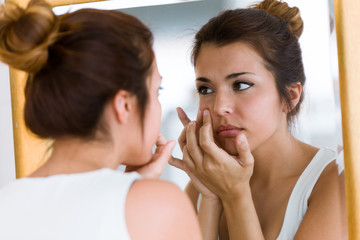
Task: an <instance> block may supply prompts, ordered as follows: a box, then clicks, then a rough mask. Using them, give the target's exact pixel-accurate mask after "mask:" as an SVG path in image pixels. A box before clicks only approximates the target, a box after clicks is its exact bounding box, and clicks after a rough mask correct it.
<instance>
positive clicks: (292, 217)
mask: <svg viewBox="0 0 360 240" xmlns="http://www.w3.org/2000/svg"><path fill="white" fill-rule="evenodd" d="M335 159H336V153H335V152H334V151H332V150H330V149H328V148H321V149H320V150H319V151H318V152H317V153H316V155H315V156H314V158H313V159H312V160H311V162H310V163H309V165H308V166H307V167H306V168H305V170H304V172H303V173H302V174H301V176H300V177H299V179H298V181H297V182H296V184H295V187H294V189H293V191H292V193H291V195H290V198H289V202H288V205H287V208H286V212H285V217H284V222H283V226H282V228H281V231H280V234H279V236H278V238H277V240H290V239H293V238H294V236H295V234H296V232H297V230H298V228H299V226H300V223H301V221H302V219H303V217H304V215H305V213H306V211H307V208H308V199H309V197H310V194H311V192H312V190H313V188H314V186H315V184H316V182H317V181H318V179H319V177H320V175H321V173H322V172H323V170H324V169H325V168H326V166H327V165H328V164H329V163H330V162H332V161H333V160H335Z"/></svg>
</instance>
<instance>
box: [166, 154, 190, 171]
mask: <svg viewBox="0 0 360 240" xmlns="http://www.w3.org/2000/svg"><path fill="white" fill-rule="evenodd" d="M169 164H170V165H171V166H173V167H176V168H178V169H180V170H183V171H184V172H185V173H187V174H188V175H189V174H190V173H191V171H190V169H189V168H188V167H187V166H186V164H185V162H184V161H183V160H181V159H178V158H175V157H173V156H171V157H170V160H169Z"/></svg>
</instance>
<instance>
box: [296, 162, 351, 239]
mask: <svg viewBox="0 0 360 240" xmlns="http://www.w3.org/2000/svg"><path fill="white" fill-rule="evenodd" d="M345 201H346V199H345V184H344V174H343V173H342V174H340V175H339V173H338V166H337V164H336V162H335V161H333V162H331V163H330V164H329V165H328V166H327V167H326V168H325V169H324V171H323V172H322V174H321V175H320V177H319V179H318V181H317V183H316V185H315V187H314V189H313V191H312V193H311V195H310V198H309V200H308V210H307V212H306V214H305V216H304V219H303V221H302V223H301V225H300V227H299V230H298V233H297V234H296V238H295V239H307V238H309V237H311V238H313V239H347V219H346V205H345Z"/></svg>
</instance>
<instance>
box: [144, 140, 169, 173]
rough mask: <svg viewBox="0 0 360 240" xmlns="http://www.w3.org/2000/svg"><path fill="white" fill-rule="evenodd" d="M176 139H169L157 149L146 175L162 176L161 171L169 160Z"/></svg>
mask: <svg viewBox="0 0 360 240" xmlns="http://www.w3.org/2000/svg"><path fill="white" fill-rule="evenodd" d="M175 144H176V143H175V141H173V140H172V141H169V142H167V143H166V144H165V145H162V146H161V147H158V148H157V149H156V154H155V155H154V160H153V161H152V162H150V163H149V165H148V169H151V171H148V172H147V173H146V174H145V175H143V176H146V177H150V178H158V177H160V175H161V173H162V172H163V170H164V168H165V165H166V164H167V162H168V161H169V159H170V157H171V152H172V150H173V148H174V146H175Z"/></svg>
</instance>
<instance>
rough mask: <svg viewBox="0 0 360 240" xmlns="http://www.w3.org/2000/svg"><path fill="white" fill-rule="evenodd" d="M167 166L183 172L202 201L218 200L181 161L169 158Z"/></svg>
mask: <svg viewBox="0 0 360 240" xmlns="http://www.w3.org/2000/svg"><path fill="white" fill-rule="evenodd" d="M169 164H170V165H172V166H174V167H176V168H178V169H180V170H183V171H184V172H185V173H186V174H187V175H188V176H189V177H190V179H191V182H192V184H193V185H194V187H195V188H196V190H197V191H198V192H199V193H201V196H202V198H204V199H212V200H219V197H218V196H216V195H215V194H214V193H213V192H211V191H210V190H209V189H208V188H207V187H206V186H205V185H204V184H203V183H202V182H201V181H200V179H199V178H198V177H197V176H196V175H195V174H194V173H193V172H192V171H191V170H190V168H188V167H187V166H186V164H185V163H184V161H183V160H180V159H177V158H174V157H171V158H170V160H169Z"/></svg>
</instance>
